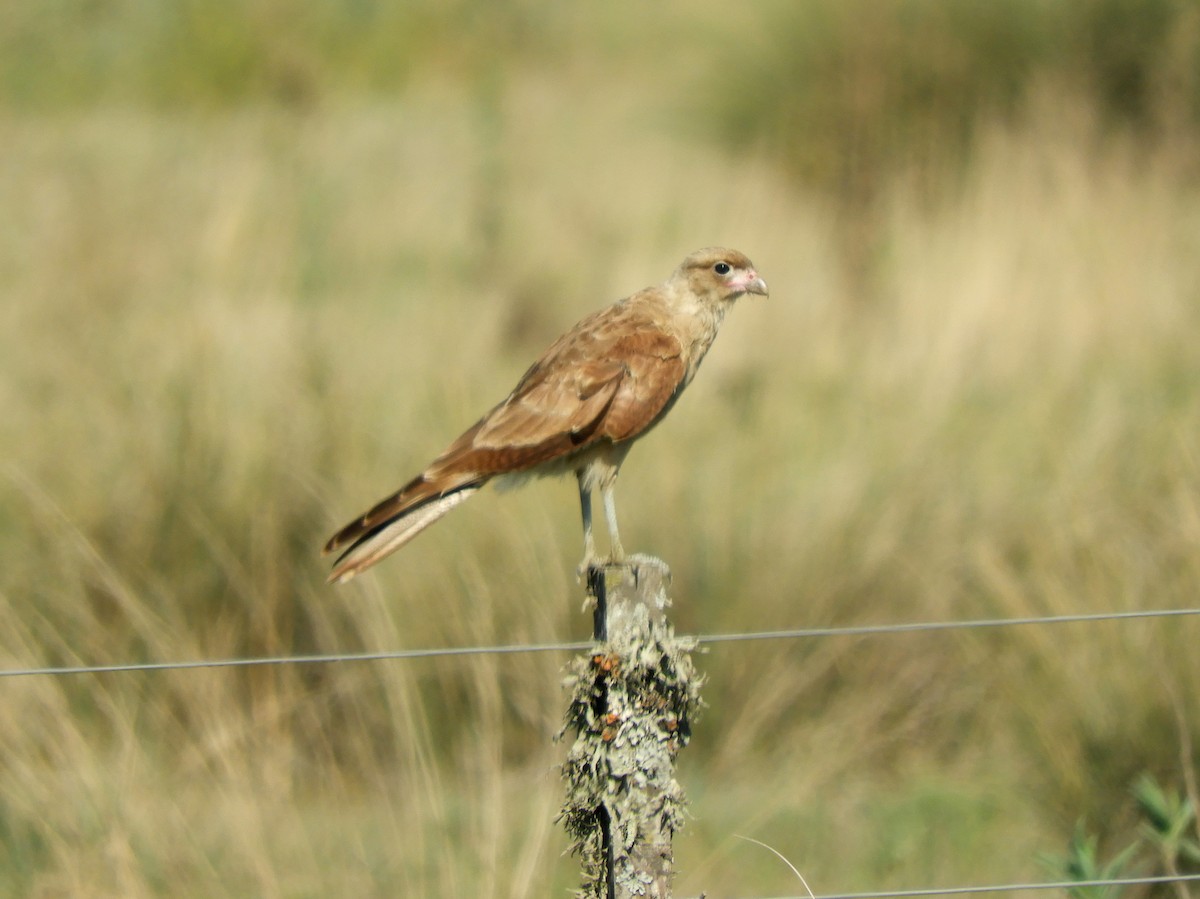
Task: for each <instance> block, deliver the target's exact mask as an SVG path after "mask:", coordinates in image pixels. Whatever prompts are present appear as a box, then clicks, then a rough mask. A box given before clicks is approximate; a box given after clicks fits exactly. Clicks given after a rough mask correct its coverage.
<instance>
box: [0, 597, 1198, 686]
mask: <svg viewBox="0 0 1200 899" xmlns="http://www.w3.org/2000/svg"><path fill="white" fill-rule="evenodd" d="M1190 615H1200V608H1195V609H1143V610H1139V611H1131V612H1088V613H1083V614H1078V615H1045V616H1040V617H1029V618H980V619H975V620H966V621H924V622H910V623H901V624H866V625H849V626H844V627H808V628H795V629H792V630H776V631H751V632H748V633H736V634H707V635H699V634H698V635H695V636H693V637H691V639H694V640H696V641H697V642H698V643H699V644H701V645H705V644H711V643H736V642H741V641H752V640H804V639H813V638H817V637H873V636H882V635H888V634H911V633H921V632H930V631H951V630H972V629H983V628H997V627H1019V626H1023V625H1037V624H1041V625H1047V624H1079V623H1084V622H1100V621H1129V620H1133V619H1139V618H1140V619H1147V618H1180V617H1186V616H1190ZM595 645H596V644H595V641H592V640H581V641H574V642H563V643H521V644H512V645H508V646H450V647H441V648H432V649H392V650H380V651H376V652H349V653H328V654H315V655H292V656H264V657H259V658H244V659H243V658H234V659H195V660H187V661H175V662H128V663H122V664H112V665H58V666H47V667H41V668H4V669H0V678H2V677H37V676H65V675H77V674H114V673H121V672H131V671H186V670H188V669H192V668H246V667H250V666H254V665H328V664H335V663H342V662H385V661H399V660H409V659H441V658H455V657H461V656H477V655H515V654H520V653H536V652H578V651H580V650H584V649H588V648H590V647H592V646H595Z"/></svg>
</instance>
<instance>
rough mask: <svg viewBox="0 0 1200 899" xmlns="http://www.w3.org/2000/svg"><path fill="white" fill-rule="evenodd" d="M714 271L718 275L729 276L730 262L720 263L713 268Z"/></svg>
mask: <svg viewBox="0 0 1200 899" xmlns="http://www.w3.org/2000/svg"><path fill="white" fill-rule="evenodd" d="M713 271H714V272H716V273H717V274H718V275H728V274H729V263H728V262H718V263H717V264H716V265H714V266H713Z"/></svg>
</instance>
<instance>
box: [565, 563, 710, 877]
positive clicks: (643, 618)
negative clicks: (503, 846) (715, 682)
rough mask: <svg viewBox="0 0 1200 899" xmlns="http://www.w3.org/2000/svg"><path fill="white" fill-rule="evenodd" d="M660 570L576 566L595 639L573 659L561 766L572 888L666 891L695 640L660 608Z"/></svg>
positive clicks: (679, 818) (691, 703)
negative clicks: (576, 876)
mask: <svg viewBox="0 0 1200 899" xmlns="http://www.w3.org/2000/svg"><path fill="white" fill-rule="evenodd" d="M669 582H670V572H669V570H668V568H667V566H666V564H665V563H664V562H662V561H661V560H659V559H654V558H651V557H649V556H635V557H632V558H631V559H630V560H629V561H628V562H626V563H625V564H622V565H607V566H593V567H592V568H589V569H588V572H587V586H588V593H589V596H590V597H591V598H592V599H593V600H594V601H595V604H596V608H595V619H594V636H595V638H596V644H595V646H594V647H593V649H592V650H591V651H590V652H589V653H588V654H587V655H586V656H582V657H579V658H577V659H575V660H574V661H573V662H572V663H571V665H570V670H569V675H568V684H569V686H570V687H571V689H572V698H571V705H570V708H569V709H568V712H567V726H566V730H573V731H574V732H575V734H576V738H575V742H574V745H573V746H572V747H571V751H570V753H569V754H568V756H567V761H566V763H565V764H564V766H563V776H564V778H565V779H566V781H567V798H566V802H565V803H564V806H563V814H562V817H563V819H564V820H565V823H566V827H567V831H568V833H570V835H571V836H572V837H573V838H574V840H575V845H574V849H575V851H576V852H577V853H578V854H579V855H580V859H581V862H582V865H583V878H584V879H583V889H582V892H581V895H583V896H585V897H589V899H593V897H594V899H627V897H635V896H637V897H657V899H668V897H670V895H671V879H672V875H673V873H674V871H673V854H672V848H671V840H672V837H673V835H674V833H675V831H677V830H678V829H679V828H680V827H681V826H682V824H683V809H684V806H685V802H686V800H685V798H684V794H683V789H682V787H680V785H679V783H678V782H677V781H676V780H675V757H676V755H677V754H678V753H679V750H680V749H682V748H683V746H685V745H686V744H687V742H688V738H689V737H690V735H691V723H692V720H693V719H694V717H695V715H696V712H697V710H698V708H699V706H700V695H699V687H700V680H701V679H700V678H699V677H698V676H697V675H696V672H695V668H694V667H693V665H692V661H691V655H690V653H691V651H692V650H693V649H694V648H695V641H694V640H686V639H681V638H678V637H676V636H675V633H674V630H673V629H672V627H671V625H670V623H669V622H668V621H667V619H666V615H665V610H666V608H667V606H668V605H669V604H670V601H669V600H668V598H667V585H668V583H669Z"/></svg>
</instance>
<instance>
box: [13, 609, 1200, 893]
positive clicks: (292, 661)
mask: <svg viewBox="0 0 1200 899" xmlns="http://www.w3.org/2000/svg"><path fill="white" fill-rule="evenodd" d="M1197 615H1200V608H1182V609H1143V610H1135V611H1124V612H1092V613H1082V614H1074V615H1045V616H1031V617H1024V618H983V619H971V620H963V621H923V622H906V623H891V624H871V625H849V626H840V627H810V628H794V629H788V630H773V631H753V632H747V633H730V634H707V635H696V636H694V637H693V638H692V639H695V640H696V641H697V642H698V643H699V644H700V645H705V644H721V643H736V642H748V641H760V640H805V639H816V638H831V637H874V636H888V635H899V634H914V633H929V632H937V631H962V630H976V629H990V628H1003V627H1022V626H1035V625H1043V626H1045V625H1064V624H1081V623H1096V622H1111V621H1126V622H1127V621H1133V620H1139V619H1141V620H1153V619H1176V618H1184V617H1191V616H1197ZM594 645H595V642H594V641H591V640H585V641H569V642H557V643H528V644H512V645H503V646H459V647H442V648H425V649H396V650H385V651H378V652H354V653H329V654H315V655H291V656H266V657H258V658H229V659H196V660H181V661H166V662H130V663H124V664H109V665H72V666H45V667H28V668H6V669H0V678H16V677H46V676H70V675H85V674H115V673H127V672H163V671H186V670H191V669H198V668H244V667H250V666H260V665H326V664H340V663H352V662H383V661H404V660H417V659H445V658H462V657H468V656H480V655H515V654H521V653H545V652H579V651H581V650H586V649H589V648H590V647H592V646H594ZM1198 881H1200V874H1178V875H1169V876H1155V877H1126V878H1110V879H1103V880H1070V881H1061V880H1060V881H1045V882H1029V883H1006V884H985V885H971V886H957V887H930V888H922V889H904V890H878V891H871V892H851V893H820V894H815V895H814V894H812V893H806V894H796V895H793V896H775V897H763V899H910V897H925V896H956V895H974V894H981V893H1015V892H1022V891H1044V890H1083V889H1112V888H1121V887H1129V886H1153V885H1164V884H1181V883H1182V884H1186V883H1193V882H1198Z"/></svg>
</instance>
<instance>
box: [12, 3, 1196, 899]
mask: <svg viewBox="0 0 1200 899" xmlns="http://www.w3.org/2000/svg"><path fill="white" fill-rule="evenodd" d="M1198 124H1200V10H1198V8H1197V6H1196V5H1195V4H1194V3H1191V2H1183V0H1140V2H1133V0H1083V2H1079V3H1075V4H1069V5H1068V4H1059V3H1051V2H1039V0H995V2H992V3H988V4H961V3H952V2H946V0H942V2H934V0H885V2H878V0H876V2H867V0H861V2H859V0H854V2H836V0H810V2H806V3H804V4H799V5H798V4H786V3H782V2H779V3H765V4H760V5H755V6H753V7H742V8H739V10H738V12H737V13H736V14H731V12H730V10H729V9H728V8H727V7H726V6H725V5H723V4H716V3H707V4H685V3H680V2H666V3H662V4H655V5H653V6H646V5H640V4H638V5H635V4H631V3H627V2H617V3H612V4H606V5H603V6H596V7H594V8H577V7H574V6H570V5H562V4H550V3H545V2H539V0H526V2H520V3H515V4H509V5H506V6H504V7H498V6H495V5H493V4H485V3H481V2H459V3H450V4H445V3H432V2H414V3H410V4H405V5H404V6H403V7H399V6H392V5H388V4H383V3H378V2H371V0H358V2H352V3H332V2H319V3H313V4H308V5H305V6H303V7H296V6H295V5H294V4H285V3H280V2H276V0H249V2H241V3H234V2H225V0H210V2H203V3H202V2H198V0H195V2H193V0H179V2H176V3H172V4H159V3H148V2H142V0H124V2H120V0H113V2H99V0H92V2H84V0H51V2H41V3H33V2H17V3H15V4H8V5H6V6H4V7H3V8H2V9H0V209H2V210H3V214H2V215H0V359H3V360H4V361H3V368H2V370H3V372H4V377H3V379H0V410H2V412H3V422H4V426H3V427H2V428H0V460H2V464H3V468H2V469H0V497H2V498H0V604H2V606H3V621H4V623H5V626H4V627H3V628H2V629H0V663H2V665H3V667H6V668H13V667H26V666H38V665H59V664H65V665H70V664H81V663H82V664H104V663H121V662H129V661H142V660H146V661H149V660H176V659H193V658H223V657H230V656H241V655H262V654H270V655H284V654H290V653H309V652H341V651H349V652H353V651H359V650H371V649H392V648H401V647H425V646H454V645H467V644H487V643H509V642H522V641H556V640H562V639H580V638H583V637H585V636H586V634H587V632H588V621H589V618H588V616H586V615H583V614H580V611H579V601H580V589H579V587H578V586H577V584H576V583H575V581H574V575H573V570H574V565H575V564H576V562H577V557H578V552H579V547H578V542H579V537H578V524H577V521H576V518H577V511H576V508H575V497H574V488H573V486H571V485H570V484H566V483H561V484H556V483H552V482H549V483H541V484H538V485H535V486H532V487H530V488H527V489H526V490H525V491H523V492H521V493H514V494H507V495H503V496H497V495H495V494H492V493H486V494H483V495H481V496H480V497H479V498H478V499H476V500H475V501H474V502H472V503H471V504H469V505H468V506H467V507H464V509H463V510H461V511H460V512H458V513H456V514H455V515H454V516H453V518H452V519H451V520H450V521H447V522H446V523H445V524H444V525H442V526H441V527H439V528H436V529H434V530H432V531H430V532H429V533H428V534H427V535H425V536H422V538H421V540H420V542H419V544H417V545H414V546H413V547H411V548H409V549H408V550H406V551H405V552H404V553H403V555H401V556H399V557H397V558H395V559H393V560H390V561H389V562H388V563H387V564H386V565H384V566H382V567H381V568H380V569H378V572H377V573H376V574H372V575H370V576H368V577H364V578H361V579H359V580H357V581H356V582H355V583H354V584H353V585H352V586H351V587H350V588H348V589H338V590H334V589H332V588H328V587H326V586H324V583H323V579H324V574H325V564H324V562H323V561H322V560H321V559H319V558H318V556H317V549H318V547H319V546H320V543H321V541H322V539H323V538H324V537H325V536H327V534H328V532H330V530H331V529H332V528H333V527H335V526H337V525H340V524H341V523H343V521H344V520H345V519H346V518H348V517H349V516H351V515H352V514H354V513H355V512H357V511H359V510H360V508H361V507H363V506H364V505H365V504H366V503H369V502H370V501H372V500H374V499H375V498H377V497H378V496H379V495H381V494H382V493H383V492H385V491H387V490H389V489H391V488H392V487H394V486H395V485H396V484H398V483H399V482H400V481H401V480H402V479H404V478H406V477H407V476H409V475H411V473H412V472H413V471H415V470H416V469H417V468H419V466H421V465H422V464H423V463H424V462H425V461H427V459H428V458H429V457H431V456H432V455H433V454H434V453H436V452H437V451H438V450H440V449H441V447H442V446H443V444H444V443H445V442H446V441H447V440H448V439H449V438H451V437H452V436H454V435H455V434H457V433H458V430H459V429H461V428H462V427H463V426H465V425H467V424H469V423H470V422H471V421H473V420H474V418H475V417H476V416H477V415H478V414H479V413H480V412H481V411H482V410H483V409H484V408H486V407H487V406H488V405H490V404H491V403H493V402H495V401H496V400H498V399H499V398H500V397H501V396H503V394H504V393H505V392H506V391H507V390H508V389H509V388H510V387H511V384H512V383H513V382H514V381H515V379H516V377H517V376H519V374H520V372H521V371H522V370H523V368H524V366H525V365H526V364H527V363H528V361H529V359H530V358H532V357H533V355H534V354H536V353H537V352H538V351H540V350H541V349H542V348H543V347H544V346H545V345H546V344H547V343H548V342H549V341H550V340H551V339H553V338H554V337H555V336H557V334H558V333H560V332H561V331H562V330H563V329H564V328H565V327H567V326H569V325H570V324H571V323H572V322H574V321H575V320H577V319H578V318H579V317H581V316H582V315H583V314H585V313H586V312H588V311H591V310H592V309H593V308H596V307H598V306H599V305H602V304H603V303H605V302H608V301H610V300H613V299H616V298H617V297H620V296H622V295H624V294H626V293H629V292H631V291H632V290H635V289H637V288H640V287H642V286H644V285H646V284H648V283H652V282H654V281H657V280H659V279H661V278H663V277H665V276H666V274H667V273H668V272H669V271H670V269H671V268H672V267H673V266H674V265H675V264H677V262H678V260H679V259H680V258H682V256H683V255H684V254H685V253H687V252H689V251H690V250H692V249H695V248H696V247H699V246H702V245H706V244H711V243H721V244H727V245H731V246H736V247H738V248H740V249H743V250H745V251H746V252H747V253H748V254H750V256H751V257H752V258H753V259H754V260H755V262H756V263H757V264H758V266H759V268H760V270H761V271H762V272H763V274H764V275H765V277H766V278H767V280H768V282H769V283H770V285H771V288H772V296H771V298H770V299H769V300H768V301H765V302H761V303H759V302H745V303H742V304H741V305H740V307H739V308H738V310H737V311H736V314H735V315H734V316H733V317H732V318H731V320H730V321H729V322H728V323H727V325H726V327H725V329H724V332H723V334H722V337H721V339H720V341H719V342H718V345H717V347H716V348H715V349H714V351H713V353H712V355H711V356H710V358H709V360H708V361H707V362H706V364H705V371H704V373H703V374H702V375H701V377H700V378H698V380H697V382H696V383H695V385H693V387H692V388H691V389H690V391H689V396H688V397H687V399H686V400H685V401H684V402H683V403H681V404H680V406H679V407H678V408H677V409H676V410H675V412H674V413H673V415H672V417H671V420H670V421H669V422H668V423H667V424H666V425H664V426H663V428H662V429H661V430H659V431H657V432H656V433H655V435H654V436H653V437H652V438H650V439H649V440H648V441H646V442H645V444H643V445H640V446H639V447H638V449H637V450H636V452H635V453H634V454H633V456H632V460H631V464H630V465H629V466H627V470H626V472H625V474H624V476H623V479H622V485H621V490H620V492H621V504H622V514H623V528H624V533H625V540H626V544H627V546H629V547H630V548H632V549H637V550H644V551H650V552H654V553H656V554H659V555H661V556H663V557H664V558H665V559H667V560H668V561H669V563H670V564H671V565H672V567H673V569H674V572H675V591H674V592H675V597H676V607H675V610H674V617H675V620H676V623H677V625H678V627H679V628H680V629H681V630H684V631H687V632H703V633H714V632H725V631H739V630H767V629H772V628H786V627H800V626H819V625H836V624H853V623H878V622H887V621H897V622H907V621H918V620H941V619H954V618H973V617H992V616H1008V615H1042V614H1061V613H1073V612H1092V611H1108V610H1131V609H1139V608H1167V607H1194V606H1195V605H1196V597H1197V595H1200V452H1198V450H1197V445H1196V435H1197V434H1198V433H1200V375H1198V373H1197V359H1198V358H1200V357H1198V354H1197V349H1196V348H1197V346H1198V345H1200V261H1198V260H1200V184H1198V181H1197V178H1198V175H1200V170H1198V168H1197V159H1198V157H1197V126H1198ZM434 372H436V373H437V374H436V375H435V374H433V373H434ZM1198 638H1200V625H1197V623H1195V622H1193V621H1191V620H1189V619H1183V620H1175V621H1172V622H1171V623H1164V622H1142V623H1124V624H1101V625H1072V626H1061V627H1056V628H1053V629H1048V628H1016V629H1002V630H996V631H983V632H970V633H954V634H945V633H942V634H928V635H909V636H903V637H891V638H879V637H877V638H858V639H850V638H844V639H828V640H821V641H802V642H787V643H784V642H781V643H766V644H748V645H738V644H730V645H721V646H718V647H714V648H713V649H712V650H711V651H710V652H708V653H707V654H705V655H703V656H702V657H701V658H700V659H699V662H700V665H701V667H702V668H703V669H704V670H706V671H707V673H708V675H709V677H710V680H709V683H708V685H707V687H706V697H707V700H708V702H709V705H710V707H709V709H708V710H707V713H706V715H705V717H704V718H703V719H702V721H701V722H700V725H699V728H698V731H697V733H696V736H695V740H694V742H693V744H692V746H691V747H690V748H689V749H688V751H687V752H686V753H685V754H684V756H683V758H682V765H683V772H682V779H683V781H684V783H685V785H687V787H688V789H689V791H690V793H691V795H692V797H693V800H694V803H693V811H694V814H695V820H694V821H693V822H692V824H691V826H690V827H689V828H688V829H687V830H686V831H684V832H683V833H682V834H680V836H679V837H678V839H677V843H676V849H677V856H678V864H679V870H680V872H681V873H680V878H679V881H678V884H677V888H678V892H679V894H680V895H693V894H696V893H699V892H700V891H702V890H703V891H707V893H708V895H710V896H733V897H736V896H753V895H778V894H792V893H799V892H801V886H800V884H798V883H796V882H795V880H794V877H793V876H792V875H791V873H790V872H789V871H788V870H787V869H786V868H785V867H784V866H783V865H782V864H781V863H780V862H779V861H778V860H777V859H775V858H774V857H773V856H771V855H770V854H769V853H767V852H766V851H765V850H763V849H761V848H760V847H757V846H755V845H753V844H751V843H747V842H745V841H742V840H739V839H737V838H736V837H735V834H744V835H747V836H751V837H754V838H755V839H760V840H762V841H764V842H766V843H769V844H770V845H771V846H773V847H775V848H776V849H778V850H779V851H780V852H782V853H783V854H784V855H786V856H787V857H788V858H789V859H790V860H791V861H792V862H793V863H794V864H795V865H796V866H797V867H798V868H799V869H800V870H801V871H802V872H803V873H804V875H805V877H806V878H807V880H808V882H809V884H811V885H812V886H813V888H814V889H815V890H817V891H818V892H830V891H835V890H856V889H879V888H885V887H896V888H900V887H920V886H930V885H938V884H965V883H985V882H1012V881H1018V880H1022V879H1033V880H1038V879H1042V878H1043V877H1044V876H1045V871H1044V870H1043V869H1042V868H1041V867H1040V866H1039V864H1038V862H1037V861H1036V857H1037V854H1038V853H1039V852H1042V851H1056V850H1058V849H1060V848H1061V847H1063V846H1065V845H1066V843H1067V841H1068V839H1069V838H1070V836H1071V833H1072V832H1073V829H1074V826H1075V822H1076V821H1077V820H1078V819H1080V818H1081V817H1083V818H1085V819H1086V820H1087V821H1088V822H1090V823H1091V825H1092V826H1093V827H1094V828H1096V829H1097V830H1099V831H1100V832H1101V833H1102V834H1103V835H1104V837H1105V840H1106V841H1108V842H1109V843H1111V844H1112V845H1117V844H1119V843H1120V842H1121V840H1122V839H1123V837H1124V836H1125V835H1127V834H1128V833H1129V832H1130V831H1131V829H1132V828H1134V827H1135V825H1136V820H1135V815H1134V812H1133V806H1132V800H1131V798H1130V794H1129V787H1130V784H1131V783H1132V782H1133V780H1134V778H1135V777H1137V776H1138V775H1139V774H1140V773H1142V772H1150V773H1152V774H1153V775H1154V776H1156V777H1158V778H1160V779H1161V780H1162V781H1163V782H1164V783H1168V784H1174V785H1178V786H1185V785H1186V777H1185V774H1186V773H1187V772H1189V771H1190V770H1193V769H1194V767H1195V764H1196V749H1195V747H1196V746H1197V745H1200V743H1198V740H1200V734H1198V733H1197V731H1198V730H1200V722H1198V716H1197V713H1196V710H1197V709H1198V708H1200V662H1198V661H1197V653H1196V650H1195V647H1196V645H1197V642H1198ZM562 661H563V660H562V659H561V658H555V657H551V656H548V655H547V656H543V655H535V656H528V657H524V656H506V657H504V658H479V659H471V660H467V661H461V660H460V661H451V660H443V661H423V662H394V663H374V664H365V663H364V664H346V665H337V666H316V667H288V666H283V667H272V668H263V669H248V670H239V671H233V670H216V671H184V672H177V673H170V674H113V675H105V676H99V677H67V678H19V679H7V680H4V681H2V682H0V724H2V726H0V894H2V895H10V896H47V897H49V896H64V895H71V896H122V897H137V896H197V897H199V896H206V897H207V896H222V895H229V896H234V895H236V896H242V895H260V896H310V895H312V896H315V895H361V896H373V895H379V896H383V895H389V896H390V895H438V896H458V895H480V896H493V895H495V896H525V895H547V894H551V895H554V894H562V892H563V891H564V890H567V889H569V888H570V887H571V886H573V885H574V883H575V882H576V870H575V864H574V860H573V859H571V858H569V857H563V856H562V852H563V849H564V848H565V846H566V840H565V838H564V836H563V835H562V833H561V832H560V831H559V828H558V827H557V826H556V825H555V823H554V815H555V813H556V811H557V808H558V803H559V801H560V795H561V791H560V788H559V784H558V781H557V773H556V769H555V766H556V765H557V764H558V763H559V761H560V760H561V757H562V754H563V752H564V750H563V748H562V747H561V746H558V745H555V744H554V743H552V741H551V737H552V735H553V734H554V733H555V732H556V731H557V729H558V726H559V721H560V717H561V713H562V709H563V704H564V697H563V694H562V692H561V690H560V687H559V678H560V667H559V666H560V665H561V663H562Z"/></svg>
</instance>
